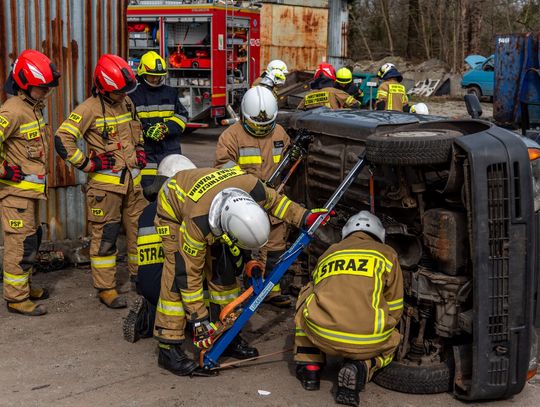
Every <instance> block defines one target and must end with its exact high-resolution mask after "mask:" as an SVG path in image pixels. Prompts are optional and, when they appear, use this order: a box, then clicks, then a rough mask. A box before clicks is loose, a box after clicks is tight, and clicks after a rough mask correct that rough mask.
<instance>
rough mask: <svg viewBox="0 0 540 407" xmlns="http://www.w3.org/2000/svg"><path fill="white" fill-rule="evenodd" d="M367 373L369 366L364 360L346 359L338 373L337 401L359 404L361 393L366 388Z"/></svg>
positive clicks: (350, 404)
mask: <svg viewBox="0 0 540 407" xmlns="http://www.w3.org/2000/svg"><path fill="white" fill-rule="evenodd" d="M367 374H368V371H367V366H366V364H365V363H364V362H362V361H358V360H350V359H345V360H344V361H343V366H342V367H341V369H340V371H339V373H338V387H337V391H336V397H335V400H336V403H338V404H345V405H347V406H355V407H356V406H358V403H360V397H359V393H360V392H361V391H362V390H364V387H365V385H366V379H367Z"/></svg>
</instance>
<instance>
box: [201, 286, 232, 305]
mask: <svg viewBox="0 0 540 407" xmlns="http://www.w3.org/2000/svg"><path fill="white" fill-rule="evenodd" d="M208 293H209V294H210V302H213V303H214V304H220V305H226V304H228V303H230V302H231V301H233V300H234V299H235V298H236V297H238V295H239V294H240V288H238V287H236V288H233V289H232V290H227V291H214V290H208Z"/></svg>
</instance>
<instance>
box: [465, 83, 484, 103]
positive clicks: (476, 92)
mask: <svg viewBox="0 0 540 407" xmlns="http://www.w3.org/2000/svg"><path fill="white" fill-rule="evenodd" d="M467 93H468V94H469V95H476V97H477V98H478V100H480V98H481V97H482V91H481V90H480V88H479V87H478V86H475V85H473V86H469V87H468V88H467Z"/></svg>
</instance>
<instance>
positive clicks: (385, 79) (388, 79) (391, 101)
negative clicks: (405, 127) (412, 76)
mask: <svg viewBox="0 0 540 407" xmlns="http://www.w3.org/2000/svg"><path fill="white" fill-rule="evenodd" d="M377 76H378V77H379V78H380V80H381V83H380V84H379V87H378V88H377V101H376V107H377V110H396V111H398V112H408V111H409V98H408V97H407V91H406V90H405V86H403V85H402V84H401V82H402V81H403V76H401V73H400V72H399V71H398V70H397V68H396V66H395V65H394V64H391V63H386V64H384V65H383V66H381V67H380V69H379V70H378V72H377Z"/></svg>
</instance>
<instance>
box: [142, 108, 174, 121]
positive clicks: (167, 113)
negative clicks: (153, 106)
mask: <svg viewBox="0 0 540 407" xmlns="http://www.w3.org/2000/svg"><path fill="white" fill-rule="evenodd" d="M173 114H174V110H152V111H149V112H137V116H139V118H141V119H154V118H156V117H159V118H168V117H171V116H172V115H173Z"/></svg>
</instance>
